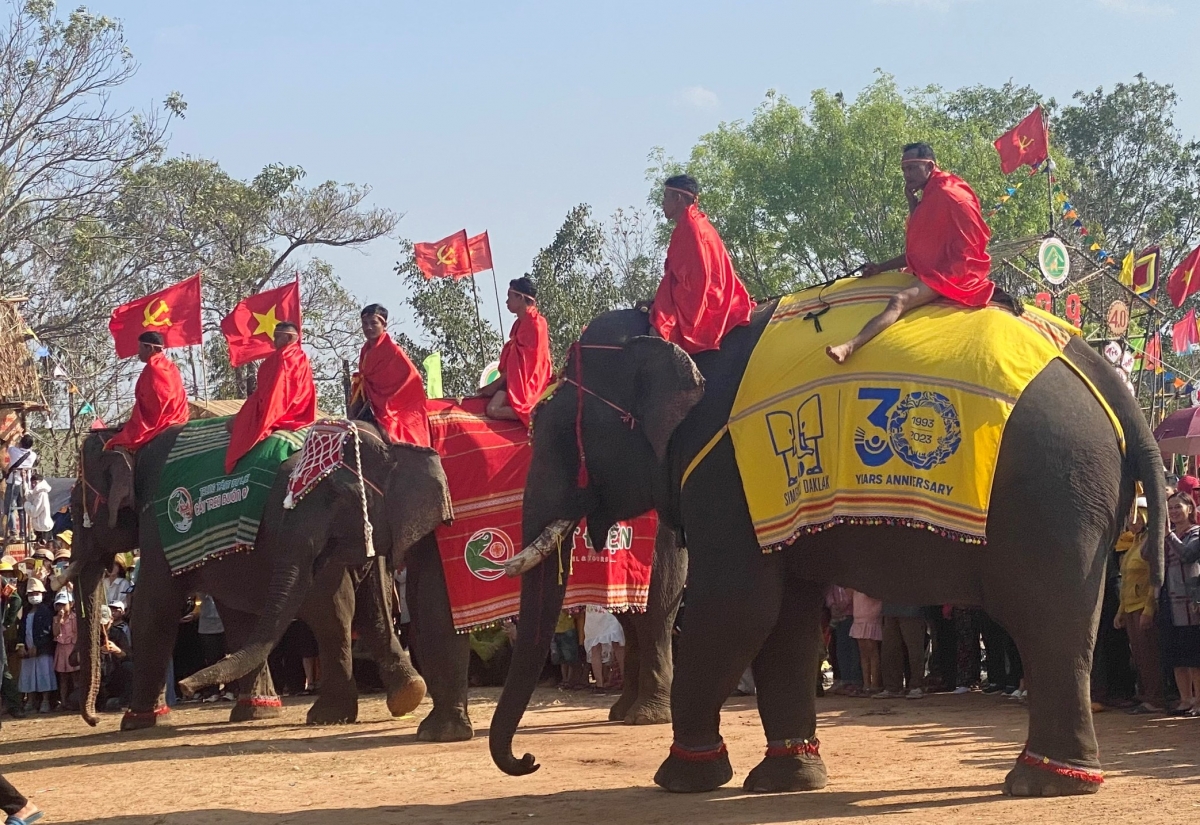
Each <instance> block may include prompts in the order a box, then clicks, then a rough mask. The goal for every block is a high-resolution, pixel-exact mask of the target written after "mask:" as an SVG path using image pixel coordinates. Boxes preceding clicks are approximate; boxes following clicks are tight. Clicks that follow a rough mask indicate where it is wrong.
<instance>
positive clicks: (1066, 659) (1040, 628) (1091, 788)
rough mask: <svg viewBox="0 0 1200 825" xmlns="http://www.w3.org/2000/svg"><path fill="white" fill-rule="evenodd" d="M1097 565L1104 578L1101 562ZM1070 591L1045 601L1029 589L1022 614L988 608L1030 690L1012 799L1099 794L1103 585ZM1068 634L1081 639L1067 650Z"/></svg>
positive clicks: (1008, 786)
mask: <svg viewBox="0 0 1200 825" xmlns="http://www.w3.org/2000/svg"><path fill="white" fill-rule="evenodd" d="M1099 567H1100V570H1101V573H1100V575H1103V567H1104V565H1103V564H1102V563H1101V564H1100V565H1099ZM1032 578H1033V577H1032V576H1031V575H1030V574H1025V575H1024V579H1025V580H1026V581H1030V580H1032ZM1084 589H1087V590H1092V588H1090V587H1086V588H1084ZM1071 590H1072V588H1058V589H1056V590H1055V592H1054V593H1053V594H1050V593H1046V594H1045V597H1044V598H1041V597H1038V596H1037V595H1034V594H1028V593H1027V594H1026V595H1025V596H1024V598H1023V599H1022V601H1021V602H1018V604H1022V603H1023V604H1025V605H1028V606H1029V607H1028V609H1026V610H1025V611H1023V613H1024V615H1023V616H1022V617H1016V618H1012V619H1010V618H1009V616H1008V615H1007V614H1011V613H1012V612H1013V609H1012V605H1011V604H1010V605H1007V606H1005V607H1001V606H999V605H995V606H992V607H988V606H985V608H984V609H985V610H987V611H988V612H989V613H991V614H992V615H993V616H994V617H995V618H996V619H997V621H998V622H999V623H1000V625H1001V626H1002V627H1003V628H1004V629H1005V630H1008V631H1009V634H1010V635H1011V636H1012V637H1013V640H1014V641H1015V642H1016V644H1017V649H1018V650H1019V651H1020V654H1021V663H1022V665H1023V666H1024V669H1025V684H1026V686H1027V689H1028V691H1029V738H1028V739H1027V740H1026V743H1025V748H1024V749H1023V750H1022V751H1021V755H1020V756H1018V757H1017V763H1016V765H1015V766H1014V767H1013V769H1012V770H1011V771H1009V773H1008V776H1007V777H1005V780H1004V790H1005V792H1006V793H1009V794H1011V795H1013V796H1066V795H1074V794H1088V793H1095V792H1096V791H1098V790H1099V789H1100V784H1101V782H1102V781H1103V775H1102V773H1101V771H1100V752H1099V746H1098V745H1097V743H1096V731H1095V728H1094V727H1093V725H1092V706H1091V669H1092V668H1091V665H1092V647H1093V644H1094V642H1095V638H1096V625H1097V622H1098V616H1099V611H1100V598H1101V596H1100V588H1099V584H1098V583H1097V586H1096V588H1095V589H1094V592H1089V593H1087V594H1086V595H1084V594H1081V593H1078V592H1077V593H1072V592H1070V591H1071ZM1035 605H1036V608H1035V607H1034V606H1035ZM1035 614H1036V615H1035ZM1046 628H1054V632H1053V633H1047V632H1046ZM1070 639H1075V640H1079V642H1078V644H1076V645H1073V649H1064V640H1070Z"/></svg>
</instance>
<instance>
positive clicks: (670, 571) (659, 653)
mask: <svg viewBox="0 0 1200 825" xmlns="http://www.w3.org/2000/svg"><path fill="white" fill-rule="evenodd" d="M686 579H687V550H685V549H684V548H682V547H678V546H677V545H676V543H675V530H674V528H672V527H669V526H668V525H666V524H665V523H661V522H660V523H659V525H658V536H657V538H656V540H655V545H654V566H653V568H652V573H651V576H650V596H649V598H648V600H647V602H646V612H645V613H641V614H633V615H632V616H631V619H632V624H633V629H634V633H633V634H632V635H631V634H629V633H628V632H627V633H626V634H625V638H626V642H627V644H628V645H629V646H628V647H627V649H626V651H625V662H626V673H627V675H626V679H625V686H626V693H627V692H628V689H629V683H630V681H633V680H635V679H636V683H637V684H636V688H637V698H636V700H635V701H634V703H633V705H632V706H631V707H630V708H629V709H628V710H627V711H626V713H625V714H624V715H622V716H620V717H617V716H615V715H614V714H615V712H616V710H617V708H616V707H614V708H613V710H612V712H610V713H609V719H617V718H620V719H623V720H624V721H625V724H627V725H658V724H666V723H667V722H670V721H671V680H672V676H673V673H674V664H673V663H672V660H671V633H672V630H673V629H674V627H675V615H676V614H677V613H678V612H679V603H680V601H681V600H682V598H683V585H684V581H685V580H686ZM634 640H636V649H635V642H634ZM631 660H632V661H634V662H635V663H636V664H635V669H634V670H633V671H630V670H629V665H628V663H629V662H630V661H631ZM625 695H626V694H625V693H623V694H622V695H621V699H622V700H624V698H625ZM619 704H620V703H618V705H619Z"/></svg>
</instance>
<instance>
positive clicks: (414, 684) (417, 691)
mask: <svg viewBox="0 0 1200 825" xmlns="http://www.w3.org/2000/svg"><path fill="white" fill-rule="evenodd" d="M424 698H425V680H424V679H422V678H421V677H420V676H418V677H417V678H415V679H413V680H412V681H410V682H408V683H407V684H405V685H404V686H403V687H401V688H399V689H398V690H393V691H392V692H391V693H389V694H388V697H387V709H388V712H389V713H390V714H392V716H404V715H406V714H409V713H412V712H413V711H414V710H416V709H417V705H419V704H421V700H422V699H424Z"/></svg>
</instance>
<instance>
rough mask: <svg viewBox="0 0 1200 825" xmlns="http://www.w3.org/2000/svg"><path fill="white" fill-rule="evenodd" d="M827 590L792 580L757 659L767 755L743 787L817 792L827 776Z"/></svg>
mask: <svg viewBox="0 0 1200 825" xmlns="http://www.w3.org/2000/svg"><path fill="white" fill-rule="evenodd" d="M822 595H823V591H822V588H821V587H820V586H819V585H816V584H814V583H812V582H806V581H793V582H790V583H789V585H788V588H787V590H786V591H785V592H784V594H783V599H782V604H781V606H780V610H779V621H777V622H776V623H775V629H774V630H772V631H771V635H770V636H768V637H767V640H766V642H764V643H763V646H762V649H761V650H759V652H758V656H756V657H755V659H754V684H755V686H756V688H757V692H758V714H759V716H760V717H761V718H762V723H763V729H764V731H765V732H766V734H767V755H766V756H765V757H764V758H763V761H762V762H760V763H758V766H757V767H755V768H754V770H752V771H750V775H749V776H747V777H746V781H745V784H744V785H743V786H742V787H743V788H744V789H745V790H747V791H752V792H755V793H779V792H782V791H812V790H817V789H819V788H824V787H825V783H826V782H827V781H828V777H827V775H826V772H825V763H824V762H823V761H821V756H820V753H819V752H818V750H817V747H818V743H817V706H816V688H815V685H816V682H817V674H818V672H819V670H820V667H821V606H822V604H823V599H822Z"/></svg>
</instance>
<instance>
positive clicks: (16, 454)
mask: <svg viewBox="0 0 1200 825" xmlns="http://www.w3.org/2000/svg"><path fill="white" fill-rule="evenodd" d="M37 460H38V456H37V453H36V452H34V450H33V436H32V435H30V434H29V433H25V435H23V436H21V441H20V442H19V443H18V444H17V445H16V446H14V447H9V448H8V470H6V471H5V473H4V481H5V482H6V483H7V485H8V486H7V487H6V488H5V491H4V516H5V519H6V520H7V527H8V536H9V538H16V537H17V536H18V535H20V536H21V537H22V538H24V537H25V535H26V533H25V530H26V525H25V488H26V485H27V483H28V481H29V474H30V473H31V472H32V471H33V467H34V465H35V464H37Z"/></svg>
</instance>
